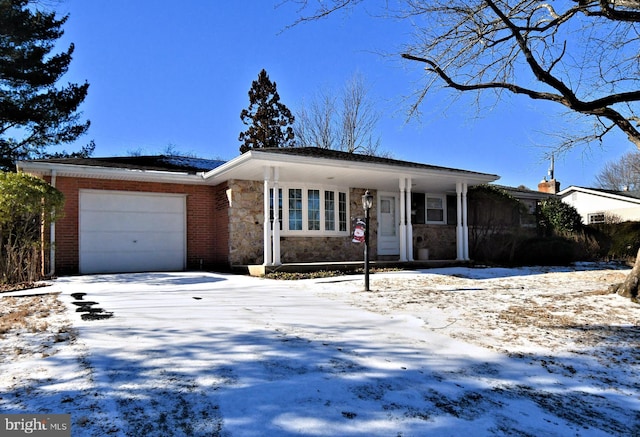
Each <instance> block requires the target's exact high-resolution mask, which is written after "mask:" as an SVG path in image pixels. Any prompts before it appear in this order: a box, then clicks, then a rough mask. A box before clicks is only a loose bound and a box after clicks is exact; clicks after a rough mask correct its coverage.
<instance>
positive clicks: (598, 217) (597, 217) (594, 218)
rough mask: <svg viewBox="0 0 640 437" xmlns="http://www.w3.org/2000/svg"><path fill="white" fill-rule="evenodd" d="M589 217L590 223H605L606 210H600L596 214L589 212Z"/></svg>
mask: <svg viewBox="0 0 640 437" xmlns="http://www.w3.org/2000/svg"><path fill="white" fill-rule="evenodd" d="M587 218H588V219H589V224H590V225H595V224H598V223H604V222H605V217H604V212H598V213H595V214H589V215H588V216H587Z"/></svg>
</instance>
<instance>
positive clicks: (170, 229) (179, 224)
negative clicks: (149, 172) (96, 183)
mask: <svg viewBox="0 0 640 437" xmlns="http://www.w3.org/2000/svg"><path fill="white" fill-rule="evenodd" d="M185 199H186V198H185V196H183V195H164V194H163V195H160V194H154V193H133V192H123V191H95V190H81V191H80V205H79V206H80V208H79V209H80V211H79V213H80V229H79V237H80V273H112V272H148V271H171V270H183V269H184V267H185V259H186V211H185V210H186V200H185Z"/></svg>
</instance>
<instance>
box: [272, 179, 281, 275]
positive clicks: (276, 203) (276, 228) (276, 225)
mask: <svg viewBox="0 0 640 437" xmlns="http://www.w3.org/2000/svg"><path fill="white" fill-rule="evenodd" d="M279 178H280V169H279V168H278V167H275V168H274V169H273V264H274V265H276V266H279V265H280V264H282V262H281V261H280V211H279V209H280V208H279V207H280V196H279V193H278V192H279V191H280V187H279V186H278V179H279Z"/></svg>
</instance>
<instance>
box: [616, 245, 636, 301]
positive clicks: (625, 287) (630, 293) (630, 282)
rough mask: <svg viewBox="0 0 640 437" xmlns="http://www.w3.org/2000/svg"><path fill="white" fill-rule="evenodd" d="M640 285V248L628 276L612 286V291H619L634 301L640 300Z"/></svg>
mask: <svg viewBox="0 0 640 437" xmlns="http://www.w3.org/2000/svg"><path fill="white" fill-rule="evenodd" d="M639 285H640V249H638V253H637V254H636V262H635V264H634V265H633V268H632V269H631V272H629V274H628V275H627V278H626V279H625V280H624V282H622V283H621V284H614V285H612V286H611V288H610V289H611V291H612V292H615V293H618V294H619V295H620V296H623V297H628V298H630V299H631V300H632V301H634V302H638V286H639Z"/></svg>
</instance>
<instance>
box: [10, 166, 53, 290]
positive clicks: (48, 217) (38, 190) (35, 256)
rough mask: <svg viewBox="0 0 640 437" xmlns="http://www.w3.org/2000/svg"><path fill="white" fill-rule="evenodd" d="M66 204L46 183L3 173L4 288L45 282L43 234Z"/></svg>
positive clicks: (33, 178) (32, 178) (29, 177)
mask: <svg viewBox="0 0 640 437" xmlns="http://www.w3.org/2000/svg"><path fill="white" fill-rule="evenodd" d="M63 202H64V197H63V195H62V193H61V192H60V191H58V190H56V189H55V188H53V187H52V186H51V185H49V184H48V183H47V182H45V181H44V180H42V179H38V178H36V177H33V176H29V175H25V174H23V173H10V172H9V173H4V172H3V173H0V284H18V283H23V282H33V281H37V280H38V279H41V277H42V275H43V271H42V270H43V269H42V268H41V266H42V261H43V260H42V256H41V250H42V249H43V248H44V240H43V238H42V232H41V230H42V228H43V226H46V225H47V224H48V223H50V222H51V221H52V220H55V219H56V218H57V217H58V216H59V215H60V212H61V211H62V206H63Z"/></svg>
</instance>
